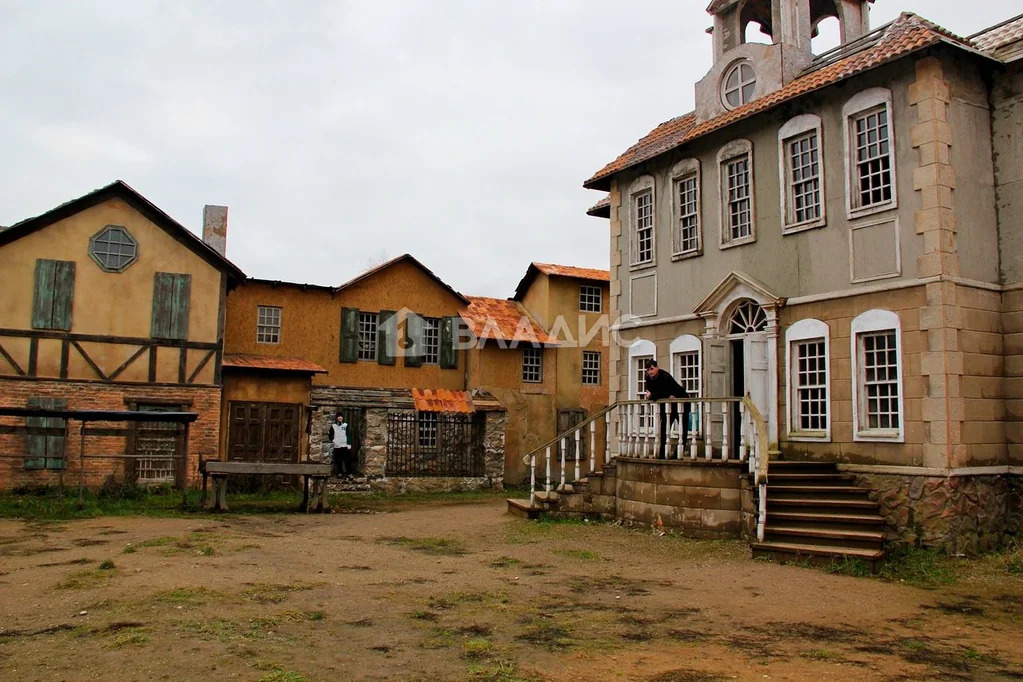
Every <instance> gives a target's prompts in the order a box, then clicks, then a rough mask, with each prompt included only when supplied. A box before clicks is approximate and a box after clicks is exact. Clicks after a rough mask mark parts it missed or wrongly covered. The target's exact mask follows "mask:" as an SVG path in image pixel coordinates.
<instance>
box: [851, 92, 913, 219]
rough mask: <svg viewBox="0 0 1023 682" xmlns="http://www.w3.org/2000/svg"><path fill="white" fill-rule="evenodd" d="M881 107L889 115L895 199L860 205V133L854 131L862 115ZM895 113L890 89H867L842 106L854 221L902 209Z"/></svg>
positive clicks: (889, 143) (890, 162)
mask: <svg viewBox="0 0 1023 682" xmlns="http://www.w3.org/2000/svg"><path fill="white" fill-rule="evenodd" d="M881 107H884V108H885V109H886V110H887V113H888V160H889V172H890V174H891V183H892V198H891V200H890V201H886V202H884V203H880V204H871V205H870V206H860V205H859V177H858V174H857V168H856V134H855V132H854V130H853V125H854V123H855V120H856V118H857V117H858V116H860V115H862V114H866V113H868V112H870V110H872V109H878V108H881ZM892 114H893V112H892V92H891V90H889V89H887V88H870V89H868V90H864V91H863V92H860V93H858V94H857V95H855V96H854V97H852V98H851V99H850V100H849V101H848V102H846V103H845V106H843V107H842V122H843V127H844V128H845V197H846V201H845V204H846V214H847V217H848V218H849V219H850V220H852V219H854V218H861V217H863V216H868V215H871V214H874V213H880V212H882V211H891V210H893V209H895V208H898V205H899V187H898V177H899V173H898V168H897V157H898V154H896V153H895V143H896V138H895V118H894V116H893V115H892Z"/></svg>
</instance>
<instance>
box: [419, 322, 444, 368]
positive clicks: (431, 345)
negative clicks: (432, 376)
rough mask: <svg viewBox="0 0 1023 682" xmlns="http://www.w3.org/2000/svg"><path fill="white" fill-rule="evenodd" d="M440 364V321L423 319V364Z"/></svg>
mask: <svg viewBox="0 0 1023 682" xmlns="http://www.w3.org/2000/svg"><path fill="white" fill-rule="evenodd" d="M439 363H440V319H439V318H436V317H424V318H423V364H425V365H436V364H439Z"/></svg>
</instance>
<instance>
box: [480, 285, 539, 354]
mask: <svg viewBox="0 0 1023 682" xmlns="http://www.w3.org/2000/svg"><path fill="white" fill-rule="evenodd" d="M462 319H463V320H465V323H466V325H467V326H468V327H469V330H470V331H471V332H472V333H473V335H474V336H475V337H476V338H477V339H492V340H495V341H504V342H511V341H516V342H520V343H539V344H543V345H545V346H554V345H557V341H556V340H554V339H553V338H551V337H550V336H548V335H547V332H546V330H544V328H543V327H541V326H540V323H539V322H537V321H536V319H535V318H534V317H533V316H532V315H530V314H529V312H528V311H527V310H526V309H525V308H523V307H522V306H521V305H519V304H518V303H516V302H515V301H509V300H507V299H503V298H486V297H483V296H470V297H469V307H468V308H466V310H465V312H463V313H462Z"/></svg>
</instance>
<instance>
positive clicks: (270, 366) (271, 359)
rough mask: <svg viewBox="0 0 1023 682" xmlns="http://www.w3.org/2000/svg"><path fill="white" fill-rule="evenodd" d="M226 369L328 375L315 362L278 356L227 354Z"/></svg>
mask: <svg viewBox="0 0 1023 682" xmlns="http://www.w3.org/2000/svg"><path fill="white" fill-rule="evenodd" d="M224 367H233V368H237V369H263V370H271V371H274V372H299V373H304V374H326V373H327V370H326V369H324V368H323V367H320V366H319V365H317V364H316V363H315V362H309V361H308V360H303V359H301V358H287V357H280V356H277V355H246V354H244V353H225V354H224Z"/></svg>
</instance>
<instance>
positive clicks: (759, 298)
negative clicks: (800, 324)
mask: <svg viewBox="0 0 1023 682" xmlns="http://www.w3.org/2000/svg"><path fill="white" fill-rule="evenodd" d="M740 298H750V299H753V300H754V301H756V302H757V303H759V304H760V305H761V306H762V307H764V308H765V309H774V308H780V307H781V306H783V305H785V298H783V297H781V296H778V295H777V294H775V293H774V292H772V291H771V290H770V289H768V288H767V286H766V285H765V284H764V283H763V282H760V281H758V280H756V279H754V278H752V277H750V276H749V275H746V274H744V273H741V272H735V271H734V270H733V271H732V272H730V273H728V275H727V276H726V277H725V278H724V279H723V280H721V283H720V284H718V285H717V286H716V287H714V290H713V291H711V292H710V294H708V295H707V298H705V299H703V301H701V302H700V304H699V305H697V306H696V308H695V309H694V310H693V312H694V313H696V314H697V315H699V316H700V317H708V316H713V315H720V314H722V313H723V312H724V311H725V310H726V309H727V308H728V306H730V305H731V304H732V302H734V301H736V300H738V299H740Z"/></svg>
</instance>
